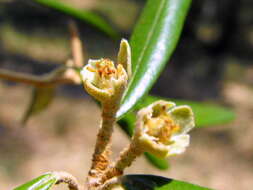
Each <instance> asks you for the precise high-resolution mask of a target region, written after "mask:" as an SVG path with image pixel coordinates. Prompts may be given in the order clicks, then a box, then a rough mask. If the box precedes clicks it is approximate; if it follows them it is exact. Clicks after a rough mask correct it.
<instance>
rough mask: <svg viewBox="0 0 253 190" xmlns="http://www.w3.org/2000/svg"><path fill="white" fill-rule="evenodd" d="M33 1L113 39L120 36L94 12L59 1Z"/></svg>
mask: <svg viewBox="0 0 253 190" xmlns="http://www.w3.org/2000/svg"><path fill="white" fill-rule="evenodd" d="M33 1H34V2H36V3H39V4H41V5H43V6H46V7H49V8H52V9H55V10H57V11H59V12H62V13H64V14H67V15H70V16H71V17H74V18H77V19H79V20H81V21H85V22H87V23H89V24H91V25H93V26H95V27H96V28H98V29H99V30H101V31H102V32H104V33H106V34H107V35H109V36H111V37H113V38H116V37H118V36H119V34H118V33H117V32H116V31H115V30H114V29H113V28H112V26H110V25H109V24H108V23H107V22H106V21H105V20H104V19H103V18H102V17H100V16H98V15H97V14H95V13H93V12H90V11H87V10H80V9H76V8H74V7H72V6H71V5H68V4H66V3H62V2H60V1H59V0H33Z"/></svg>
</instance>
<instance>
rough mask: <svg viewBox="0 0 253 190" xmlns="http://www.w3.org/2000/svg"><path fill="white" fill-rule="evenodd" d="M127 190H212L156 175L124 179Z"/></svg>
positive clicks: (128, 176)
mask: <svg viewBox="0 0 253 190" xmlns="http://www.w3.org/2000/svg"><path fill="white" fill-rule="evenodd" d="M122 185H123V186H124V187H125V188H126V190H143V189H145V190H211V189H209V188H206V187H200V186H198V185H194V184H191V183H188V182H183V181H178V180H174V179H169V178H165V177H160V176H154V175H126V176H123V178H122Z"/></svg>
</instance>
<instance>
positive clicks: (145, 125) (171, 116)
mask: <svg viewBox="0 0 253 190" xmlns="http://www.w3.org/2000/svg"><path fill="white" fill-rule="evenodd" d="M193 127H194V116H193V112H192V110H191V108H190V107H189V106H176V105H175V104H174V103H173V102H166V101H157V102H155V103H153V104H151V105H149V106H148V107H147V108H144V109H142V110H140V111H139V112H138V119H137V126H136V133H135V136H134V138H135V139H137V141H138V143H139V144H140V146H141V147H142V149H143V150H144V151H146V152H150V153H152V154H154V155H156V156H158V157H162V158H164V157H168V156H171V155H175V154H180V153H182V152H184V151H185V148H186V147H187V146H188V145H189V142H190V136H189V135H188V134H187V133H188V132H189V131H190V130H191V129H192V128H193Z"/></svg>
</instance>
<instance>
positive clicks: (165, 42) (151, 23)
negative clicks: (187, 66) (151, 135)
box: [117, 0, 191, 117]
mask: <svg viewBox="0 0 253 190" xmlns="http://www.w3.org/2000/svg"><path fill="white" fill-rule="evenodd" d="M190 3H191V1H190V0H160V1H157V0H148V2H147V4H146V6H145V8H144V11H143V13H142V15H141V17H140V19H139V21H138V23H137V25H136V27H135V30H134V32H133V34H132V37H131V41H130V44H131V48H132V63H133V76H132V79H131V81H130V84H129V86H128V88H127V91H126V94H125V96H124V97H123V101H122V105H121V107H120V109H119V111H118V113H117V117H122V116H123V115H124V114H125V113H127V112H128V111H129V110H130V109H132V108H133V106H134V105H136V103H137V102H138V101H139V100H140V99H141V98H142V97H143V96H144V95H145V94H146V93H147V92H148V91H149V90H150V88H151V87H152V85H153V84H154V82H155V81H156V79H157V78H158V77H159V75H160V73H161V71H162V70H163V68H164V67H165V64H166V63H167V62H168V59H169V58H170V57H171V55H172V53H173V51H174V49H175V47H176V45H177V42H178V39H179V36H180V34H181V31H182V28H183V23H184V20H185V17H186V14H187V11H188V8H189V6H190Z"/></svg>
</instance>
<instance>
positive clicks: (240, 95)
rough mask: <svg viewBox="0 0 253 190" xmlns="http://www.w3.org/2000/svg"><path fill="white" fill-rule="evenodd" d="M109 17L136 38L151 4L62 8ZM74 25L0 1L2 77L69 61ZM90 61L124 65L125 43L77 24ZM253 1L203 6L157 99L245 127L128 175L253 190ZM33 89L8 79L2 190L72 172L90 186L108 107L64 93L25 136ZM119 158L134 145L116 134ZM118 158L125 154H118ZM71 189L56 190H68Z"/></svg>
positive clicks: (208, 137) (123, 1) (201, 136)
mask: <svg viewBox="0 0 253 190" xmlns="http://www.w3.org/2000/svg"><path fill="white" fill-rule="evenodd" d="M59 1H61V2H64V3H68V4H70V5H72V6H73V7H75V8H79V9H83V10H89V11H93V12H95V13H97V14H98V15H100V16H102V17H103V18H104V19H106V21H107V22H108V23H110V25H112V26H113V28H114V29H115V30H116V31H118V32H119V34H120V37H124V38H127V39H129V38H130V35H131V32H132V30H133V27H134V24H135V23H136V21H137V18H138V16H139V15H140V13H141V10H142V8H143V6H144V4H145V2H146V1H145V0H59ZM68 19H69V16H68V15H66V14H63V13H61V12H58V11H56V10H53V9H50V8H48V7H45V6H42V5H40V4H37V3H35V2H34V1H32V0H1V1H0V68H1V69H3V68H4V69H9V70H13V71H19V72H25V73H32V74H36V75H42V74H44V73H47V72H49V71H51V70H52V69H54V68H56V67H58V66H59V65H61V64H63V63H64V62H65V61H66V59H67V58H69V56H70V53H71V51H70V44H69V43H70V41H69V32H68V26H67V21H68ZM76 23H77V25H78V28H79V32H80V37H81V39H82V41H83V43H84V54H85V59H86V60H87V59H88V58H93V59H95V58H101V57H108V58H111V59H114V60H115V58H116V53H117V51H118V45H119V41H120V39H112V38H111V37H109V36H108V35H106V34H104V33H103V32H101V30H98V29H97V28H96V27H94V26H91V25H90V24H88V23H86V22H82V21H80V20H76ZM252 57H253V1H252V0H240V1H238V0H223V1H220V0H212V1H209V0H195V1H193V3H192V6H191V9H190V12H189V14H188V17H187V19H186V23H185V27H184V30H183V34H182V36H181V39H180V41H179V44H178V47H177V49H176V51H175V54H174V55H173V57H172V59H171V60H170V63H169V64H168V65H167V67H166V69H165V70H164V72H163V73H162V75H161V77H160V78H159V80H158V82H157V83H156V84H155V86H154V88H153V89H152V91H151V93H152V94H155V95H159V96H163V97H168V98H179V99H186V100H196V101H207V102H215V103H219V104H221V105H225V106H227V107H230V108H231V109H232V110H234V112H235V113H236V119H235V120H234V121H233V122H231V123H229V124H226V125H222V126H216V127H212V128H203V129H198V130H195V131H193V132H192V142H191V146H190V148H188V150H187V151H186V153H185V154H183V155H181V156H177V157H173V158H171V159H170V160H171V161H170V169H169V170H166V171H161V170H158V169H156V168H154V167H153V166H152V165H150V164H149V163H148V162H147V161H146V160H145V159H144V158H141V159H138V160H137V161H136V162H135V163H134V164H133V166H132V167H131V168H129V169H127V173H145V174H156V175H163V176H166V177H171V178H175V179H180V180H187V181H189V182H191V183H195V184H199V185H202V186H206V187H210V188H214V189H223V190H226V189H230V190H233V189H234V190H238V189H243V190H252V186H253V181H252V178H253V146H252V136H253V63H252ZM31 91H32V89H31V87H30V86H27V85H23V84H18V83H13V82H9V81H6V80H2V79H0V188H1V189H12V188H14V187H15V186H17V185H19V184H22V183H24V182H25V181H27V180H29V179H32V178H34V177H36V176H38V175H41V174H42V173H45V172H47V171H53V170H65V171H68V172H71V173H72V174H73V175H75V176H77V177H78V179H79V180H80V181H82V180H83V181H84V180H85V177H86V174H87V171H88V169H89V166H90V158H91V154H92V152H93V146H94V143H95V135H96V132H97V129H98V125H99V116H100V110H99V107H98V106H97V105H96V104H95V103H94V101H92V100H91V98H90V97H89V96H88V95H87V94H86V93H85V92H84V90H83V88H82V87H81V86H72V85H65V86H60V87H58V88H57V93H56V98H55V100H54V102H53V103H52V104H51V105H50V106H49V108H48V109H47V110H46V111H44V112H42V113H41V114H39V115H36V116H34V117H32V118H31V119H30V120H29V121H28V122H27V124H26V127H25V128H22V126H21V124H20V120H21V118H22V117H23V114H24V112H25V110H26V109H27V106H28V104H29V101H30V98H31ZM113 137H114V139H113V149H114V152H115V153H119V151H120V150H121V149H122V148H123V147H124V146H126V144H127V143H128V137H127V136H126V135H125V134H124V133H122V131H121V130H120V129H119V128H116V132H115V134H114V136H113ZM113 156H114V157H115V156H116V155H113ZM65 188H66V187H65V186H64V185H61V186H59V187H56V188H55V189H65Z"/></svg>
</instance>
